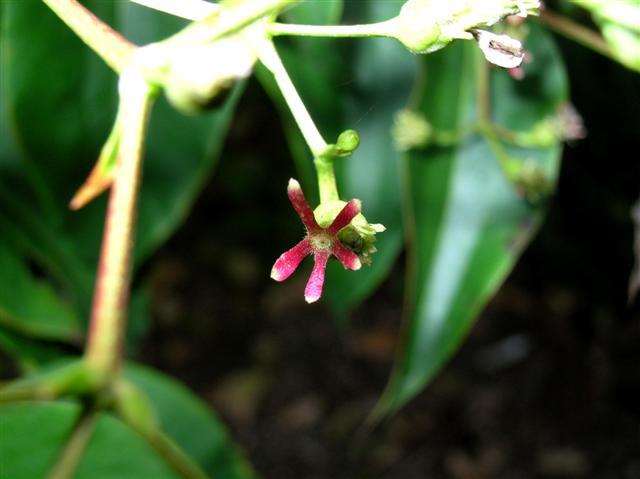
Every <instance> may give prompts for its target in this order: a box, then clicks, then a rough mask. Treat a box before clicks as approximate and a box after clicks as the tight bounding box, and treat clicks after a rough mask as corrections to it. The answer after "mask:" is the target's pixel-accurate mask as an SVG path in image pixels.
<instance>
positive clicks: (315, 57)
mask: <svg viewBox="0 0 640 479" xmlns="http://www.w3.org/2000/svg"><path fill="white" fill-rule="evenodd" d="M304 5H305V6H306V4H304ZM400 6H401V2H376V1H373V0H368V1H362V2H358V7H357V11H356V12H355V13H356V15H354V18H353V19H350V20H351V21H352V22H353V23H356V22H358V23H366V22H375V21H380V20H384V19H388V18H391V17H393V16H395V15H397V13H398V11H399V9H400ZM314 8H315V9H316V13H315V14H316V18H317V20H316V21H314V22H313V23H322V22H323V21H327V22H328V15H327V14H326V13H325V15H326V16H322V15H321V14H320V13H319V12H318V11H317V10H318V9H320V10H321V9H323V8H324V9H326V10H327V11H328V10H329V9H331V8H333V4H332V2H328V3H324V2H317V3H314ZM297 10H298V9H297V8H296V9H294V10H292V11H291V13H292V14H293V13H294V12H296V11H297ZM276 44H277V47H278V51H279V52H280V54H281V56H282V58H283V62H284V64H285V66H286V67H287V70H288V71H289V73H290V75H291V77H292V79H293V82H294V84H295V85H296V87H297V89H298V90H299V92H300V94H301V96H302V98H303V100H304V101H305V104H306V106H307V108H308V109H309V111H310V112H311V115H312V117H313V118H314V120H315V121H316V124H317V125H318V127H319V129H320V131H321V133H322V134H323V136H324V137H325V139H326V140H327V141H328V142H330V143H331V142H334V141H335V140H336V138H337V135H338V134H339V133H340V132H341V131H343V130H346V129H348V128H354V129H356V130H357V131H358V133H359V134H360V138H361V146H360V148H359V149H358V150H356V152H355V153H354V154H353V156H352V157H350V158H346V159H339V160H337V164H336V169H337V173H338V183H339V187H340V188H339V189H340V192H341V194H342V196H343V197H344V198H353V197H356V198H359V199H361V200H363V209H364V211H363V213H364V214H365V216H366V217H367V218H368V219H369V220H370V221H371V222H373V223H383V224H385V226H387V231H386V232H384V233H382V234H380V235H377V238H378V243H377V248H378V253H376V254H375V256H374V257H373V264H372V266H370V267H366V268H362V269H361V270H360V271H357V272H353V271H345V270H343V268H342V267H341V266H340V265H339V264H338V263H337V262H333V263H330V265H329V268H328V279H327V281H326V282H325V298H326V300H327V301H328V302H329V303H330V305H331V306H332V308H333V309H334V311H335V312H336V313H338V314H339V315H340V316H343V315H344V314H345V313H346V312H347V311H348V310H349V309H350V308H352V307H354V306H356V305H357V304H358V303H359V302H361V301H362V300H364V299H365V298H366V297H367V296H368V295H369V294H371V293H372V292H373V290H374V289H375V288H376V287H377V286H378V285H379V284H380V282H381V281H382V280H383V279H384V277H385V276H386V275H387V274H388V272H389V270H390V269H391V267H392V265H393V263H394V262H395V260H396V258H397V256H398V254H399V252H400V249H401V246H402V227H401V214H400V195H399V172H398V163H399V161H398V160H399V154H398V152H397V151H395V149H394V147H393V144H392V140H391V124H392V121H393V114H394V113H395V111H396V110H398V109H400V108H401V107H402V106H404V105H405V104H406V102H407V100H408V97H409V94H410V86H411V82H412V80H413V76H414V73H415V71H416V63H415V60H414V57H412V56H411V55H410V54H409V53H407V51H406V49H404V48H403V47H402V46H401V45H399V44H397V43H396V42H394V41H393V40H389V39H366V40H358V39H355V40H354V39H351V40H333V39H306V38H293V39H286V40H285V39H282V40H280V39H276ZM345 47H346V48H345ZM349 47H351V48H349ZM347 48H349V49H347ZM338 49H340V51H346V52H347V53H346V54H345V57H346V59H340V57H339V56H338V55H335V56H334V55H331V56H327V55H326V52H327V51H338ZM259 78H260V81H261V82H262V84H263V85H264V86H265V88H266V89H267V91H268V93H269V94H270V95H271V97H272V98H273V100H274V101H275V102H276V105H277V106H278V107H279V109H280V111H281V118H282V122H283V125H284V128H285V134H286V136H287V140H288V142H289V145H290V148H291V151H292V154H293V156H294V160H295V163H296V167H297V169H298V172H299V175H300V177H301V179H302V183H303V185H305V192H309V193H310V194H309V200H310V201H312V202H313V201H317V195H316V194H311V192H314V193H315V190H316V188H315V186H314V187H313V188H311V187H310V186H311V185H314V184H315V181H316V176H315V171H314V170H313V165H312V158H311V153H310V152H309V149H308V147H307V146H306V144H305V143H304V140H303V138H302V136H301V134H300V132H299V130H298V127H297V125H296V124H295V123H294V121H293V119H292V117H291V114H290V113H289V111H288V109H287V107H286V104H285V103H284V99H283V98H282V96H281V95H280V93H279V92H278V90H277V87H276V86H275V84H274V83H273V81H272V80H271V79H270V78H268V75H267V74H265V72H261V74H260V75H259Z"/></svg>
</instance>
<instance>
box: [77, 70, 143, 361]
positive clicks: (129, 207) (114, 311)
mask: <svg viewBox="0 0 640 479" xmlns="http://www.w3.org/2000/svg"><path fill="white" fill-rule="evenodd" d="M119 88H120V101H121V105H122V138H121V140H120V153H119V156H120V158H119V165H118V167H117V168H118V171H117V173H116V179H115V182H114V184H113V186H112V190H111V196H110V199H109V207H108V212H107V219H106V223H105V229H104V237H103V241H102V251H101V253H100V266H99V268H98V278H97V281H96V287H95V292H94V298H93V309H92V312H91V324H90V328H89V337H88V339H87V350H86V352H85V356H86V358H87V361H88V362H89V363H90V364H91V365H92V366H94V367H95V368H97V369H98V370H99V371H102V372H106V373H110V374H113V373H115V372H117V371H118V368H119V366H120V360H121V349H122V339H123V336H124V330H125V326H126V317H127V314H126V313H127V301H128V299H129V284H130V281H131V269H132V249H133V240H134V223H135V219H136V210H137V200H138V193H139V187H140V174H141V163H142V156H143V142H144V137H145V133H146V127H147V123H148V117H149V112H150V109H151V104H152V101H151V100H152V93H151V88H150V86H149V85H148V84H147V83H146V81H145V80H144V79H143V78H142V76H141V75H140V74H139V73H138V72H137V71H135V70H132V69H127V70H125V71H124V72H123V74H122V76H121V78H120V84H119Z"/></svg>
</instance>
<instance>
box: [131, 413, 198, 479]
mask: <svg viewBox="0 0 640 479" xmlns="http://www.w3.org/2000/svg"><path fill="white" fill-rule="evenodd" d="M127 424H128V425H129V426H130V427H131V428H132V429H133V430H135V431H136V432H137V433H138V434H139V435H140V436H141V437H142V438H143V439H144V440H145V441H146V442H147V443H148V444H149V445H150V446H151V447H152V448H153V449H154V450H155V451H156V452H157V453H158V455H159V456H160V457H162V458H163V459H164V460H165V461H166V462H167V464H169V466H170V467H171V468H172V469H173V470H174V471H175V472H176V473H177V474H178V475H179V476H180V477H183V478H184V479H208V478H207V475H206V474H205V473H204V472H203V471H202V469H200V466H198V465H197V464H196V463H195V462H193V461H192V460H191V458H190V457H189V456H187V455H186V454H185V453H184V452H183V451H182V449H180V448H179V447H178V446H177V445H176V444H175V443H174V442H173V440H172V439H171V438H170V437H169V436H167V435H166V434H165V433H163V432H162V431H161V430H160V429H153V430H149V429H145V428H139V427H136V425H135V424H133V423H131V422H128V421H127Z"/></svg>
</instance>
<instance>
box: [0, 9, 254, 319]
mask: <svg viewBox="0 0 640 479" xmlns="http://www.w3.org/2000/svg"><path fill="white" fill-rule="evenodd" d="M84 4H85V5H86V6H87V7H88V8H89V9H91V10H92V11H94V12H95V13H96V14H97V15H98V16H99V17H100V18H102V19H104V20H105V21H106V22H107V23H109V24H110V25H112V26H114V27H115V28H116V29H119V30H121V31H122V32H123V33H124V34H125V36H128V37H131V38H132V39H133V40H134V41H136V42H138V43H147V42H150V41H154V40H159V39H162V38H164V37H166V36H168V35H169V34H171V33H174V32H175V31H177V30H178V29H179V28H180V27H181V26H182V25H184V24H185V23H186V22H184V21H181V20H177V19H174V18H172V17H170V16H168V15H164V14H162V13H158V12H153V11H151V10H149V9H146V8H143V7H141V6H138V5H132V4H130V2H103V1H98V0H89V1H87V2H84ZM0 8H2V14H3V25H2V30H1V33H0V45H1V47H2V51H3V54H2V56H1V60H0V61H1V62H2V69H1V71H0V74H1V75H2V91H1V92H0V93H1V94H2V95H3V97H2V98H3V99H2V103H1V104H2V108H3V110H4V109H5V108H6V110H4V111H5V112H6V118H8V120H9V122H3V123H2V124H1V125H0V135H2V137H1V138H0V155H2V157H1V158H0V230H1V231H2V236H3V238H5V239H6V241H7V243H8V244H10V245H11V247H12V248H13V249H14V250H16V251H17V253H18V254H19V255H20V256H21V259H20V261H21V262H22V263H23V264H28V263H29V262H32V263H34V264H35V265H36V266H37V267H39V268H40V269H41V270H42V271H43V273H44V276H45V277H46V278H47V279H50V280H53V281H54V283H53V284H54V285H55V289H56V290H58V291H60V292H61V295H62V297H63V298H64V300H66V301H68V302H69V304H70V305H71V306H72V308H73V310H74V313H75V314H76V315H77V316H78V317H80V318H82V319H84V318H87V317H88V315H89V308H90V304H91V296H92V289H93V285H94V277H95V271H96V269H97V262H98V254H99V246H100V241H101V235H102V227H103V223H104V216H105V211H106V209H105V208H106V198H105V197H104V196H105V195H103V196H102V197H100V198H99V199H98V200H96V201H93V202H92V203H90V204H89V205H87V206H86V207H85V208H83V209H82V210H80V211H77V212H71V211H69V210H68V208H67V205H68V202H69V200H70V199H71V197H72V196H73V193H74V192H75V191H76V190H77V188H78V187H79V186H80V185H81V184H82V182H83V181H84V179H85V177H86V175H87V174H88V173H89V171H90V168H91V166H92V164H93V163H95V160H96V159H97V157H98V155H99V152H100V151H101V148H102V146H103V144H104V143H105V141H106V140H107V138H108V135H109V131H110V130H111V127H112V124H113V121H114V118H115V111H116V105H117V88H116V76H115V75H114V74H113V73H112V72H110V71H109V70H108V68H107V67H106V66H105V65H104V64H103V63H102V62H101V60H100V59H99V58H98V57H97V56H96V55H95V54H93V52H91V50H90V49H89V48H88V47H86V46H85V45H84V44H82V42H80V40H78V39H77V38H76V36H75V35H74V34H73V33H72V32H71V31H70V30H69V29H68V28H67V27H66V26H65V25H64V24H63V23H62V21H61V20H60V19H58V18H57V17H56V16H55V15H54V14H53V13H51V12H50V11H49V10H48V9H47V8H46V6H45V5H44V4H42V2H31V1H30V2H4V3H3V4H2V5H1V6H0ZM34 18H37V19H38V21H37V22H34V21H33V19H34ZM43 72H46V75H45V74H43ZM241 92H242V88H241V87H240V88H237V89H236V90H235V91H234V93H233V94H232V95H231V96H230V98H229V99H228V101H226V102H225V104H224V105H223V106H222V107H221V108H220V109H218V110H215V111H213V112H210V113H208V114H206V115H202V116H199V117H197V118H194V117H185V116H182V115H180V114H178V113H176V112H175V111H173V110H172V109H171V108H170V107H169V106H168V105H167V103H166V101H165V100H164V99H163V98H161V99H160V100H159V101H158V104H157V106H156V108H155V111H154V112H153V114H152V118H151V124H150V132H149V138H148V142H147V148H146V150H147V153H146V157H145V165H144V178H143V184H142V192H141V200H140V206H139V214H138V227H137V243H136V250H135V253H136V265H137V266H140V265H141V264H142V262H143V261H144V260H145V259H146V258H148V257H149V255H151V254H152V253H153V251H155V249H157V248H158V247H159V246H160V245H161V244H162V242H164V241H165V240H166V239H167V238H168V237H169V236H170V235H171V233H172V232H173V231H175V229H176V228H177V227H178V226H179V225H180V224H181V223H182V221H184V219H185V217H186V215H187V214H188V211H189V209H190V207H191V205H192V204H193V202H194V201H195V198H196V196H197V194H198V193H199V191H200V190H201V188H202V187H203V185H204V183H205V181H206V179H207V178H208V177H209V175H210V174H211V172H212V169H213V168H214V166H215V165H216V163H217V159H218V157H219V154H220V150H221V147H222V143H223V141H224V137H225V134H226V131H227V128H228V126H229V123H230V121H231V118H232V115H233V111H234V108H235V105H236V103H237V101H238V99H239V96H240V94H241ZM2 118H4V116H3V115H2V114H0V119H2ZM11 145H17V148H14V147H12V146H11ZM134 294H135V293H134Z"/></svg>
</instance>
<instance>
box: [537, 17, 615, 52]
mask: <svg viewBox="0 0 640 479" xmlns="http://www.w3.org/2000/svg"><path fill="white" fill-rule="evenodd" d="M540 20H541V21H542V22H543V23H544V24H545V25H546V26H547V27H549V28H550V29H551V30H553V31H554V32H556V33H559V34H560V35H563V36H565V37H567V38H569V39H570V40H573V41H575V42H576V43H579V44H580V45H582V46H584V47H586V48H589V49H591V50H593V51H594V52H596V53H599V54H601V55H604V56H605V57H608V58H611V59H612V60H616V61H617V59H616V57H615V55H614V54H613V52H612V51H611V49H610V48H609V46H608V45H607V42H606V41H605V40H604V38H602V36H601V35H599V34H598V33H597V32H594V31H593V30H591V29H589V28H587V27H585V26H583V25H580V24H579V23H576V22H574V21H573V20H571V19H569V18H567V17H563V16H562V15H558V14H557V13H554V12H552V11H550V10H548V9H545V10H543V11H542V12H540Z"/></svg>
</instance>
